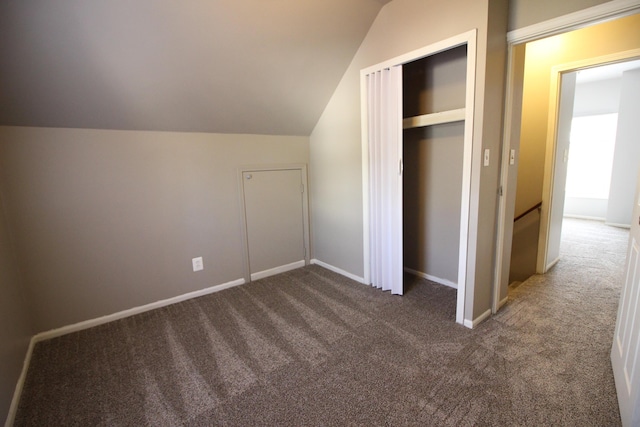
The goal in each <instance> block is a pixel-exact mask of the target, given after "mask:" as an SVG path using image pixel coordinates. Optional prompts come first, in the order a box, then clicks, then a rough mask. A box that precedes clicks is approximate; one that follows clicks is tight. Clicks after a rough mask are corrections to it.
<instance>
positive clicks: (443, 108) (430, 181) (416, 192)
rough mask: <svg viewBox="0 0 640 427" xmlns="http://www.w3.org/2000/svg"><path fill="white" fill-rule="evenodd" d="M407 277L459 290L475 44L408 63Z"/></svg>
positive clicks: (405, 102) (405, 132)
mask: <svg viewBox="0 0 640 427" xmlns="http://www.w3.org/2000/svg"><path fill="white" fill-rule="evenodd" d="M402 73H403V76H402V78H403V82H402V92H403V98H402V100H403V101H402V104H403V105H402V111H403V115H402V116H403V134H402V138H403V141H402V144H403V155H402V157H403V164H404V172H403V185H402V187H403V252H404V260H403V264H404V271H405V272H407V273H411V274H414V275H417V276H419V277H423V278H426V279H429V280H432V281H435V282H437V283H441V284H444V285H447V286H451V287H454V288H457V285H458V274H459V257H460V233H461V211H462V208H463V206H462V200H463V176H464V174H463V160H464V157H465V154H464V153H465V150H464V148H465V146H464V142H465V138H464V137H465V135H464V132H465V114H466V112H465V101H466V99H467V88H466V81H467V45H466V44H463V45H461V46H457V47H454V48H451V49H447V50H444V51H441V52H438V53H435V54H432V55H429V56H426V57H424V58H421V59H418V60H415V61H412V62H408V63H405V64H403V71H402Z"/></svg>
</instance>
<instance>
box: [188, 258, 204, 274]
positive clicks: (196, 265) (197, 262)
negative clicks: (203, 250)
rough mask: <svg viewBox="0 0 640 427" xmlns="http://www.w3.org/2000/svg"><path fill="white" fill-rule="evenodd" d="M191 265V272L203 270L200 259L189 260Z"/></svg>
mask: <svg viewBox="0 0 640 427" xmlns="http://www.w3.org/2000/svg"><path fill="white" fill-rule="evenodd" d="M191 264H193V271H200V270H204V263H203V262H202V257H198V258H193V259H192V260H191Z"/></svg>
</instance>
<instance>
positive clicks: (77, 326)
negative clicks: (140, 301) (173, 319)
mask: <svg viewBox="0 0 640 427" xmlns="http://www.w3.org/2000/svg"><path fill="white" fill-rule="evenodd" d="M244 283H245V281H244V279H238V280H234V281H232V282H227V283H223V284H221V285H216V286H211V287H209V288H206V289H201V290H199V291H193V292H189V293H186V294H182V295H178V296H176V297H172V298H167V299H164V300H161V301H156V302H152V303H150V304H145V305H142V306H139V307H134V308H130V309H128V310H123V311H119V312H117V313H113V314H109V315H106V316H102V317H98V318H96V319H90V320H85V321H83V322H79V323H74V324H73V325H68V326H63V327H61V328H57V329H53V330H50V331H46V332H40V333H38V334H36V335H35V336H34V338H35V339H36V342H39V341H43V340H47V339H50V338H55V337H59V336H62V335H66V334H69V333H71V332H77V331H81V330H83V329H88V328H92V327H94V326H99V325H103V324H105V323H109V322H113V321H114V320H120V319H124V318H126V317H130V316H133V315H136V314H140V313H144V312H145V311H150V310H155V309H156V308H161V307H166V306H167V305H171V304H176V303H179V302H182V301H186V300H189V299H192V298H197V297H201V296H204V295H208V294H212V293H214V292H219V291H222V290H224V289H228V288H232V287H234V286H238V285H243V284H244Z"/></svg>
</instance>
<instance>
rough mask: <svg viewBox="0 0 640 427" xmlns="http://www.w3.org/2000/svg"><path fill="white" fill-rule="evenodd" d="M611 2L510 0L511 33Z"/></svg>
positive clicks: (591, 0) (601, 0)
mask: <svg viewBox="0 0 640 427" xmlns="http://www.w3.org/2000/svg"><path fill="white" fill-rule="evenodd" d="M608 1H609V0H562V1H558V0H510V1H509V31H511V30H515V29H517V28H523V27H526V26H529V25H533V24H538V23H540V22H543V21H547V20H549V19H553V18H556V17H558V16H562V15H566V14H569V13H573V12H577V11H579V10H582V9H586V8H589V7H592V6H597V5H599V4H602V3H607V2H608Z"/></svg>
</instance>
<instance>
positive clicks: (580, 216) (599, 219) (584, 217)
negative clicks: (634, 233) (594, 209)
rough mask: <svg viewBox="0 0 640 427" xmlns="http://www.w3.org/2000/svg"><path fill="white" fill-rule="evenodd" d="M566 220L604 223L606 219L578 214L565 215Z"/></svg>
mask: <svg viewBox="0 0 640 427" xmlns="http://www.w3.org/2000/svg"><path fill="white" fill-rule="evenodd" d="M563 217H564V218H575V219H588V220H590V221H602V222H604V220H605V219H604V218H602V217H599V216H588V215H577V214H564V215H563ZM627 228H629V225H627Z"/></svg>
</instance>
